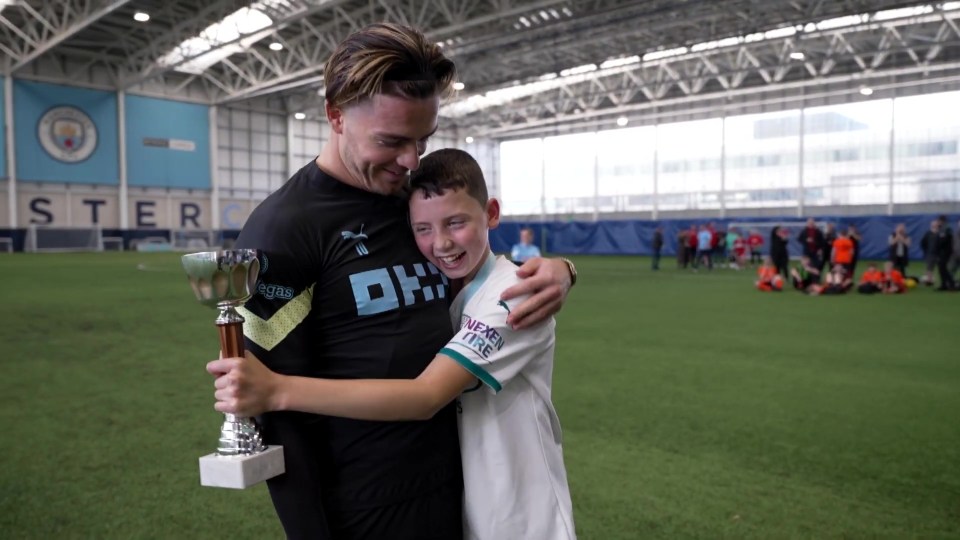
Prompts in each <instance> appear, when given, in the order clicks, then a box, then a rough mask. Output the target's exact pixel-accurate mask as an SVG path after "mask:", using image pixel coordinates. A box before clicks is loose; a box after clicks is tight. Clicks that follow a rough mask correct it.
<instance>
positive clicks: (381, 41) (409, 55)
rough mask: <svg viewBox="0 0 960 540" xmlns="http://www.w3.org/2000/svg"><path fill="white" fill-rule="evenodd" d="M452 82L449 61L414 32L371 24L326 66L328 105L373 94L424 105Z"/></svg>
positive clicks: (453, 74) (453, 75) (341, 104)
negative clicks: (405, 99) (421, 102)
mask: <svg viewBox="0 0 960 540" xmlns="http://www.w3.org/2000/svg"><path fill="white" fill-rule="evenodd" d="M456 76H457V69H456V66H455V65H454V63H453V61H452V60H450V59H449V58H447V57H445V56H444V55H443V51H442V50H441V49H440V47H439V46H437V44H435V43H433V42H432V41H430V40H428V39H427V38H426V36H424V35H423V34H422V33H421V32H420V31H419V30H416V29H414V28H410V27H408V26H403V25H400V24H394V23H376V24H372V25H370V26H367V27H365V28H363V29H361V30H358V31H356V32H354V33H353V34H351V35H350V36H348V37H347V38H346V39H345V40H343V41H342V42H341V43H340V45H339V46H337V49H336V50H335V51H334V52H333V55H332V56H331V57H330V60H329V61H327V65H326V69H325V71H324V76H323V79H324V86H325V88H326V99H327V103H328V104H330V105H331V106H334V107H344V106H349V105H352V104H354V103H358V102H361V101H363V100H366V99H369V98H371V97H373V96H375V95H377V94H389V95H393V96H398V97H404V98H411V99H423V98H429V97H433V96H442V95H444V94H446V93H447V92H448V91H449V89H450V86H451V85H452V84H453V81H454V79H455V78H456Z"/></svg>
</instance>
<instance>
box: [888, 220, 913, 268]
mask: <svg viewBox="0 0 960 540" xmlns="http://www.w3.org/2000/svg"><path fill="white" fill-rule="evenodd" d="M887 243H888V244H889V245H890V249H889V253H888V254H887V259H888V260H889V261H890V262H892V263H893V267H894V268H896V269H897V271H898V272H900V274H901V275H904V276H905V275H907V263H908V262H909V260H910V237H909V236H907V226H906V224H904V223H898V224H897V226H896V228H895V229H894V230H893V234H891V235H890V238H889V240H888V242H887Z"/></svg>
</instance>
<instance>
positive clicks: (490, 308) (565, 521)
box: [207, 149, 576, 540]
mask: <svg viewBox="0 0 960 540" xmlns="http://www.w3.org/2000/svg"><path fill="white" fill-rule="evenodd" d="M409 204H410V223H411V226H412V227H413V231H414V237H415V239H416V242H417V246H418V247H419V248H420V251H421V252H422V253H423V254H424V255H425V256H426V257H427V259H428V260H429V261H430V262H431V263H433V264H434V265H435V266H437V267H438V268H440V270H441V271H442V272H443V273H444V274H445V275H446V276H447V277H449V278H451V279H454V280H461V279H462V280H463V288H462V289H461V290H460V292H459V294H458V295H457V296H456V298H455V299H454V300H453V303H452V305H451V306H450V317H451V320H452V322H453V325H454V328H456V329H457V330H456V335H455V336H454V337H453V339H452V340H450V342H449V343H448V344H447V345H446V346H445V347H443V348H442V349H441V350H440V352H439V354H437V356H436V357H435V358H434V360H433V362H431V363H430V365H429V366H427V368H426V369H425V370H424V371H423V373H421V374H420V375H419V376H418V377H417V378H416V379H381V380H373V379H365V380H347V379H339V380H331V379H317V378H307V377H292V376H284V375H279V374H276V373H273V372H272V371H270V370H268V369H267V368H266V367H265V366H263V365H262V364H261V363H260V362H259V361H258V360H257V359H256V358H255V357H253V356H252V355H250V356H248V357H247V358H246V359H239V358H229V359H222V360H216V361H213V362H211V363H210V364H208V365H207V370H208V371H209V372H210V373H212V374H214V375H217V376H218V378H217V381H216V383H215V386H216V388H217V391H216V394H215V396H216V398H217V404H216V406H215V408H216V409H217V410H219V411H223V412H229V413H233V414H241V415H244V416H252V415H257V414H260V413H262V412H264V411H270V410H295V411H302V412H308V413H313V414H319V415H327V416H341V417H348V418H355V419H358V420H422V419H426V418H430V417H431V416H433V415H434V414H435V413H436V412H437V411H439V410H440V409H441V408H442V407H443V406H444V405H446V404H447V403H449V402H450V401H452V400H454V399H457V398H458V397H459V405H460V407H459V409H460V410H461V413H460V417H459V430H460V449H461V457H462V462H463V476H464V538H466V539H468V540H499V539H504V538H536V539H543V540H554V539H558V540H560V539H563V540H567V539H574V538H575V537H576V534H575V531H574V525H573V513H572V505H571V502H570V492H569V488H568V486H567V474H566V470H565V468H564V465H563V453H562V449H561V444H560V440H561V433H560V423H559V420H558V419H557V414H556V412H555V411H554V408H553V405H552V403H551V400H550V393H551V380H552V377H553V351H554V326H555V323H554V321H553V319H552V318H551V319H549V320H548V321H547V322H544V323H541V324H540V325H537V326H534V327H532V328H530V329H527V330H523V331H520V332H517V331H514V330H513V329H511V328H510V327H509V326H508V325H507V322H506V318H507V315H508V314H509V313H510V310H511V309H512V308H513V306H514V305H516V303H517V301H518V300H521V299H517V300H512V301H511V302H509V303H508V302H504V301H502V300H500V293H501V292H502V291H503V290H504V289H506V288H507V287H509V286H511V285H513V284H514V283H516V282H517V281H518V278H517V277H516V266H515V265H514V264H513V263H511V262H510V261H508V260H506V259H505V258H503V257H494V255H493V253H492V252H491V251H490V244H489V241H488V237H487V235H488V230H489V229H491V228H495V227H496V226H497V225H498V224H499V222H500V205H499V202H498V201H497V200H496V199H488V197H487V189H486V184H485V183H484V180H483V173H482V172H481V170H480V167H479V165H478V164H477V162H476V161H475V160H474V159H473V158H472V157H471V156H470V155H469V154H467V153H466V152H463V151H461V150H455V149H444V150H438V151H436V152H434V153H432V154H430V155H428V156H426V157H425V158H424V159H423V161H422V162H421V164H420V168H419V169H418V170H417V171H416V172H415V173H414V174H413V175H412V176H411V196H410V203H409ZM427 292H428V291H422V292H420V293H418V294H426V293H427ZM429 292H432V291H429ZM389 354H390V352H389V351H384V356H385V359H384V361H389Z"/></svg>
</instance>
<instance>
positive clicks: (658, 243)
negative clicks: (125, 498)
mask: <svg viewBox="0 0 960 540" xmlns="http://www.w3.org/2000/svg"><path fill="white" fill-rule="evenodd" d="M652 245H653V260H652V261H651V263H650V266H651V268H653V269H654V270H659V269H660V251H661V250H662V249H663V227H657V228H656V229H654V230H653V242H652Z"/></svg>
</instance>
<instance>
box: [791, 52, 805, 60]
mask: <svg viewBox="0 0 960 540" xmlns="http://www.w3.org/2000/svg"><path fill="white" fill-rule="evenodd" d="M804 58H806V55H804V54H803V53H802V52H800V51H793V52H792V53H790V59H791V60H803V59H804Z"/></svg>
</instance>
